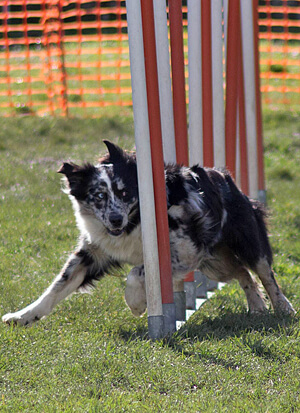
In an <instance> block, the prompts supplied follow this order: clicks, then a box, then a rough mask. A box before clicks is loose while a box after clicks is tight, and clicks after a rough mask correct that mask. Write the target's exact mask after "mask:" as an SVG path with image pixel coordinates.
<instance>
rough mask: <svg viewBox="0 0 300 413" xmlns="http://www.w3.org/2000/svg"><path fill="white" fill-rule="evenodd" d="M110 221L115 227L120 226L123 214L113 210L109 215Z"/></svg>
mask: <svg viewBox="0 0 300 413" xmlns="http://www.w3.org/2000/svg"><path fill="white" fill-rule="evenodd" d="M109 221H110V223H111V224H112V225H113V226H114V227H115V228H120V227H121V226H122V223H123V217H122V215H120V214H118V213H117V212H112V213H111V214H110V215H109Z"/></svg>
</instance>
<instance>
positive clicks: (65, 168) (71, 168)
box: [57, 162, 80, 178]
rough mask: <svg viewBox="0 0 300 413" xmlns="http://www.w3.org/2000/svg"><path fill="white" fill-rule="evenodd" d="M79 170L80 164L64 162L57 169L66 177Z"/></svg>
mask: <svg viewBox="0 0 300 413" xmlns="http://www.w3.org/2000/svg"><path fill="white" fill-rule="evenodd" d="M79 170H80V166H78V165H76V164H75V163H68V162H64V163H63V164H62V166H61V167H60V168H59V170H58V171H57V172H58V173H59V174H64V175H66V177H67V178H68V177H69V176H71V175H72V174H74V173H75V172H78V171H79Z"/></svg>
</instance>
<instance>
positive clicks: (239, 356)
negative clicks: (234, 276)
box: [0, 109, 300, 413]
mask: <svg viewBox="0 0 300 413" xmlns="http://www.w3.org/2000/svg"><path fill="white" fill-rule="evenodd" d="M264 135H265V148H266V158H265V160H266V182H267V190H268V192H267V194H268V206H269V208H270V212H271V217H270V232H271V235H272V238H271V242H272V245H273V249H274V256H275V257H274V259H275V269H276V272H277V273H278V281H279V283H280V285H281V286H282V288H283V290H284V293H285V294H286V295H287V297H288V298H289V299H290V300H291V301H292V303H293V305H294V307H295V308H296V309H297V310H299V308H300V278H299V274H300V241H299V229H300V122H299V116H297V115H296V114H293V113H292V112H289V113H284V112H265V113H264ZM104 138H108V139H114V141H115V142H118V143H119V144H120V145H122V146H123V147H124V148H126V149H132V148H133V145H134V142H133V120H132V113H131V111H130V110H123V111H122V112H120V111H119V110H118V111H117V110H116V111H115V112H114V111H113V110H112V109H110V110H109V111H108V112H105V116H103V117H102V118H99V119H76V118H75V119H71V120H68V119H53V118H35V117H15V118H5V119H3V118H2V119H1V128H0V234H1V236H0V251H1V260H0V271H1V281H0V294H1V300H0V312H1V315H3V314H5V313H7V312H9V311H15V310H17V309H20V308H22V307H23V306H25V305H27V304H29V303H30V302H32V301H33V300H34V299H36V298H37V297H38V296H39V295H40V294H41V292H42V291H43V290H44V289H45V288H46V287H47V286H48V285H49V283H50V282H51V280H52V279H53V277H54V275H56V274H57V273H58V272H59V271H60V269H61V267H62V266H63V264H64V262H65V260H66V257H67V256H68V254H69V252H70V251H72V249H73V248H74V247H75V246H76V237H77V233H78V231H77V229H76V226H75V220H74V217H73V213H72V208H71V204H70V202H69V200H68V198H67V196H66V195H64V194H63V193H62V192H61V190H60V189H61V183H60V176H59V175H57V174H56V170H57V169H58V168H59V166H60V164H61V162H62V161H63V160H68V159H71V160H73V161H75V162H82V161H91V162H93V161H94V160H95V159H96V158H97V155H98V154H99V153H101V152H103V151H104V145H103V143H102V139H104ZM123 292H124V280H123V278H122V277H106V278H105V279H104V280H103V281H102V282H100V283H99V284H98V287H97V289H96V290H95V291H94V293H93V294H92V295H87V294H84V295H82V294H75V295H73V296H72V297H71V298H70V299H68V300H65V301H64V302H63V303H61V304H60V305H59V306H58V307H57V308H56V309H55V311H54V312H53V313H52V314H51V315H50V316H49V317H48V318H46V319H44V320H41V321H40V322H39V323H38V324H36V325H34V326H32V327H30V328H13V327H8V326H6V325H4V324H3V325H2V324H1V325H0V369H1V374H0V411H1V412H74V411H75V412H138V413H140V412H169V411H170V412H171V411H172V412H296V411H300V374H299V372H300V359H299V357H300V323H299V316H295V317H294V318H292V319H290V318H280V317H275V316H274V315H273V314H272V313H270V314H267V315H266V316H264V317H259V318H258V317H254V316H249V315H247V312H246V300H245V298H244V295H243V292H242V291H241V290H240V288H239V286H238V285H237V283H235V282H233V283H232V284H230V285H227V286H226V287H224V288H223V289H222V290H221V291H219V292H217V293H216V294H215V295H214V296H213V298H212V299H210V300H209V301H208V302H206V303H205V304H204V306H203V307H202V308H201V309H200V310H199V311H198V312H197V313H195V314H194V315H193V316H192V317H191V318H190V319H189V321H188V322H187V323H186V324H185V326H184V327H183V328H182V329H181V330H180V331H179V332H177V333H176V334H175V335H174V336H173V337H172V338H171V339H168V340H161V341H158V342H151V341H150V340H148V337H147V317H146V316H144V317H142V318H140V319H136V318H133V317H132V316H131V313H130V311H129V310H128V309H127V307H126V305H125V302H124V299H123Z"/></svg>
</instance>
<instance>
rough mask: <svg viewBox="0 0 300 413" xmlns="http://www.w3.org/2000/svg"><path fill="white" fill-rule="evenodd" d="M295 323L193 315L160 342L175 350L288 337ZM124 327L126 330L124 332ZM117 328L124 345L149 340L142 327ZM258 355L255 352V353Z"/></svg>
mask: <svg viewBox="0 0 300 413" xmlns="http://www.w3.org/2000/svg"><path fill="white" fill-rule="evenodd" d="M298 322H299V317H298V316H294V317H290V316H287V315H275V314H272V313H266V314H264V315H250V314H248V313H246V312H243V313H233V312H228V311H227V312H226V314H223V315H221V316H216V317H214V318H210V317H209V316H203V315H201V313H200V312H195V314H194V315H193V316H192V317H191V318H190V319H189V320H188V321H187V322H186V323H185V324H184V325H183V326H182V328H181V329H180V330H178V331H177V332H176V333H174V334H173V335H172V336H171V337H167V338H165V339H164V340H163V341H164V343H165V344H166V345H168V346H170V347H173V348H174V349H175V348H176V347H177V345H178V343H180V342H181V341H186V340H190V341H198V342H199V341H200V342H201V341H204V340H213V341H220V340H223V339H226V338H228V337H235V338H240V337H243V338H244V337H246V336H247V334H248V333H250V332H259V333H261V334H262V335H274V334H275V335H276V334H278V335H282V334H284V335H289V330H290V328H291V327H292V326H293V325H295V324H296V323H298ZM126 327H127V328H126ZM126 327H120V329H119V331H118V334H119V336H120V338H121V339H123V340H124V341H132V340H136V339H137V340H149V335H148V328H147V326H145V325H139V326H132V328H131V326H128V325H127V326H126ZM257 351H258V352H259V349H257Z"/></svg>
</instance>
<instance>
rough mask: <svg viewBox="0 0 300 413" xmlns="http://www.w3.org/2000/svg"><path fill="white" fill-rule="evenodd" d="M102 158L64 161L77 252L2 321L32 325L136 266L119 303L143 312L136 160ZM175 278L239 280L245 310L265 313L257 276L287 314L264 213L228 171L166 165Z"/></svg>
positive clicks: (118, 153)
mask: <svg viewBox="0 0 300 413" xmlns="http://www.w3.org/2000/svg"><path fill="white" fill-rule="evenodd" d="M104 142H105V144H106V146H107V148H108V154H107V155H106V156H105V157H103V158H102V159H100V161H99V163H98V164H97V165H91V164H85V165H83V166H78V165H75V164H72V163H64V164H63V165H62V167H61V168H60V170H59V171H58V172H59V173H61V174H63V175H65V178H66V182H67V187H68V188H67V192H68V194H69V197H70V199H71V201H72V204H73V207H74V211H75V216H76V220H77V224H78V227H79V230H80V240H79V247H78V249H77V250H76V251H75V252H74V253H73V254H72V255H71V256H70V258H69V260H68V261H67V263H66V265H65V266H64V268H63V269H62V271H61V273H60V274H59V275H58V276H57V278H56V279H55V280H54V282H53V283H52V284H51V285H50V287H49V288H48V289H47V290H46V291H45V293H44V294H43V295H42V296H41V297H40V298H39V299H38V300H36V301H35V302H34V303H32V304H31V305H29V306H28V307H26V308H24V309H23V310H20V311H17V312H16V313H9V314H6V315H5V316H3V318H2V320H3V321H4V322H7V323H11V322H13V323H19V324H22V325H26V324H30V323H32V322H34V321H36V320H39V319H40V318H41V317H44V316H45V315H48V314H49V313H50V312H51V310H52V309H53V307H54V306H55V305H56V304H57V303H58V302H59V301H61V300H62V299H64V298H66V297H67V296H68V295H69V294H71V293H72V292H74V291H76V290H85V289H86V288H87V287H89V286H91V285H93V284H94V282H95V281H96V280H99V279H100V278H102V277H103V276H104V275H105V274H109V273H110V271H111V270H112V269H113V268H115V267H122V265H123V264H125V263H128V264H131V265H133V266H134V268H133V269H132V270H131V272H130V273H129V275H128V278H127V287H126V290H125V299H126V302H127V304H128V306H129V307H130V309H131V310H132V312H133V314H134V315H136V316H139V315H141V314H143V313H144V311H145V310H146V293H145V274H144V267H143V249H142V239H141V225H140V210H139V196H138V180H137V166H136V157H135V154H133V153H132V154H130V153H126V152H124V151H123V150H122V149H121V148H119V147H118V146H116V145H114V144H113V143H111V142H109V141H104ZM165 180H166V190H167V205H168V220H169V234H170V248H171V260H172V273H173V280H174V281H180V280H183V278H184V277H185V275H186V274H187V273H188V272H190V271H193V270H196V269H199V270H200V271H202V272H203V273H204V274H205V275H207V276H208V277H209V278H212V279H214V280H217V281H222V282H227V281H229V280H231V279H233V278H235V279H237V280H238V281H239V283H240V285H241V287H242V288H243V290H244V292H245V294H246V297H247V302H248V307H249V311H250V312H262V311H264V310H265V309H266V304H265V301H264V299H263V296H262V294H261V292H260V290H259V288H258V285H257V283H256V281H255V279H254V278H253V277H252V275H251V273H250V271H251V272H254V273H256V274H257V275H258V277H259V279H260V280H261V282H262V284H263V286H264V287H265V289H266V292H267V294H268V296H269V298H270V300H271V303H272V305H273V308H274V309H275V310H276V311H280V312H285V313H293V312H294V310H293V307H292V305H291V304H290V303H289V301H288V300H287V298H286V297H285V296H284V295H283V294H282V292H281V291H280V289H279V287H278V285H277V283H276V281H275V278H274V274H273V271H272V268H271V264H272V252H271V247H270V244H269V241H268V236H267V231H266V225H265V213H264V210H263V208H262V207H261V206H260V205H259V203H257V202H256V201H252V200H250V199H249V198H248V197H247V196H245V195H244V194H243V193H242V192H241V191H240V190H239V189H238V188H237V187H236V185H235V183H234V182H233V180H232V178H231V176H230V174H229V173H228V172H226V171H223V172H221V171H219V170H216V169H210V168H202V167H201V166H199V165H195V166H193V167H191V168H188V167H185V166H181V165H176V164H175V165H173V164H167V165H166V166H165Z"/></svg>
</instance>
